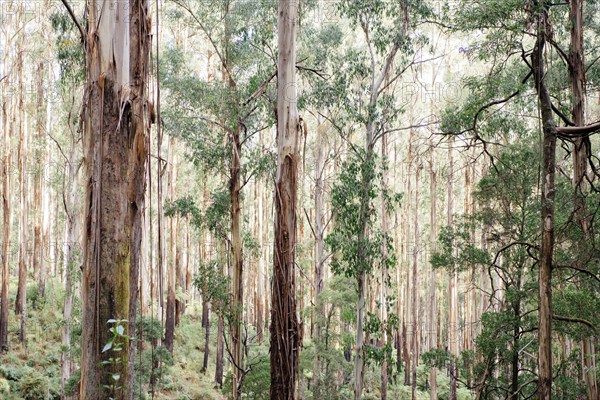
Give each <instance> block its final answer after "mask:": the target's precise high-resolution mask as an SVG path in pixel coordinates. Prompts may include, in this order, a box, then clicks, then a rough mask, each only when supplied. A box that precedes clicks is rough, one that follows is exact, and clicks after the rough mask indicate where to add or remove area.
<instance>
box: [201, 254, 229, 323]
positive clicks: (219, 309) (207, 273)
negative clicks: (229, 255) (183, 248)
mask: <svg viewBox="0 0 600 400" xmlns="http://www.w3.org/2000/svg"><path fill="white" fill-rule="evenodd" d="M194 287H196V289H198V290H199V291H200V293H201V294H202V298H203V299H204V300H206V301H207V302H209V303H210V304H211V305H212V307H213V311H215V312H216V313H218V314H221V313H226V312H227V311H228V310H229V290H228V288H229V278H228V276H227V275H224V274H223V261H222V260H211V261H208V262H204V261H200V265H199V267H198V273H197V274H196V277H195V278H194Z"/></svg>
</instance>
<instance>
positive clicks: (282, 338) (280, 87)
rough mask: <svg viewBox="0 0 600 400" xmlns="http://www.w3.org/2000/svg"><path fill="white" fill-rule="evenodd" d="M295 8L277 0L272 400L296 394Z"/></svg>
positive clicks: (297, 128)
mask: <svg viewBox="0 0 600 400" xmlns="http://www.w3.org/2000/svg"><path fill="white" fill-rule="evenodd" d="M297 13H298V10H297V7H296V4H295V3H293V2H291V1H290V0H279V6H278V44H279V55H278V62H277V67H278V68H277V154H278V157H277V173H276V178H275V228H274V229H275V230H274V241H275V246H274V247H275V248H274V254H273V282H272V307H271V327H270V333H271V389H270V397H271V399H273V400H291V399H294V398H295V393H296V375H297V373H298V354H299V349H300V346H301V344H302V338H301V332H300V321H299V320H298V315H297V311H296V272H295V264H294V263H295V251H296V201H297V199H296V197H297V196H296V195H297V193H296V192H297V172H298V154H297V153H298V144H299V141H300V137H301V132H300V131H301V120H300V117H299V115H298V110H297V108H296V98H297V97H296V23H297Z"/></svg>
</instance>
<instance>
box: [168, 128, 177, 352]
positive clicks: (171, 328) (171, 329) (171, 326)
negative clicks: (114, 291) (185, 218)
mask: <svg viewBox="0 0 600 400" xmlns="http://www.w3.org/2000/svg"><path fill="white" fill-rule="evenodd" d="M173 147H174V143H173V138H171V139H170V140H169V153H168V154H169V156H168V158H169V162H170V163H171V169H170V171H169V196H170V197H171V200H173V198H174V196H175V192H174V186H175V174H176V170H175V165H176V164H175V159H174V157H173ZM170 225H171V226H170V230H169V254H170V257H169V259H168V265H169V267H168V270H167V309H166V310H165V347H166V348H167V350H168V351H169V353H171V354H173V340H174V338H175V280H176V277H175V240H176V239H175V235H176V232H177V226H176V225H175V217H171V220H170Z"/></svg>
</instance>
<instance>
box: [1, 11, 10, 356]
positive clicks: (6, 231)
mask: <svg viewBox="0 0 600 400" xmlns="http://www.w3.org/2000/svg"><path fill="white" fill-rule="evenodd" d="M5 10H6V11H8V17H7V23H6V26H5V29H6V30H5V33H6V36H5V37H4V39H3V41H4V43H3V44H6V47H4V54H3V55H2V57H3V61H2V73H1V74H0V75H2V76H5V75H6V74H7V73H8V71H7V70H6V66H7V65H8V63H9V49H10V48H11V46H8V44H9V39H8V38H9V37H11V34H10V27H11V26H12V21H11V20H12V15H13V14H12V12H11V10H12V3H7V4H6V9H5ZM0 86H1V87H2V98H3V99H9V97H8V96H7V85H0ZM11 105H12V102H11V101H10V100H7V101H3V102H2V133H3V141H2V237H3V240H2V290H1V291H0V351H1V352H3V353H4V352H6V351H8V308H9V307H8V280H9V279H10V277H9V275H10V271H9V267H10V250H11V249H10V246H9V242H10V239H9V238H10V235H11V228H12V226H11V225H12V224H11V216H12V209H11V200H12V196H11V195H12V191H11V189H10V184H11V179H10V178H11V173H12V171H11V163H12V157H11V153H12V151H11V139H12V131H13V126H12V124H11V123H10V122H9V118H10V113H11V108H12V107H11Z"/></svg>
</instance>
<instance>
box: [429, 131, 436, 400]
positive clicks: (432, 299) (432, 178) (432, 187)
mask: <svg viewBox="0 0 600 400" xmlns="http://www.w3.org/2000/svg"><path fill="white" fill-rule="evenodd" d="M429 146H430V147H429V205H430V208H429V245H430V246H433V245H434V244H435V243H436V241H437V221H436V220H437V219H436V213H437V172H436V171H435V168H434V160H433V139H431V140H430V141H429ZM430 254H431V252H430ZM429 274H430V275H429V299H428V305H429V323H428V328H429V329H428V338H427V339H428V341H429V346H428V347H429V350H433V349H435V348H436V347H437V343H436V331H437V303H436V301H437V299H436V283H437V277H436V272H435V270H434V269H433V268H432V267H431V266H430V270H429ZM429 385H430V389H429V398H430V400H437V368H436V367H432V368H431V371H430V373H429Z"/></svg>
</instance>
